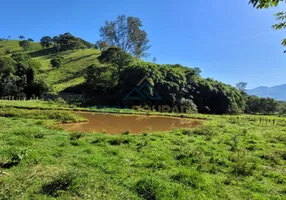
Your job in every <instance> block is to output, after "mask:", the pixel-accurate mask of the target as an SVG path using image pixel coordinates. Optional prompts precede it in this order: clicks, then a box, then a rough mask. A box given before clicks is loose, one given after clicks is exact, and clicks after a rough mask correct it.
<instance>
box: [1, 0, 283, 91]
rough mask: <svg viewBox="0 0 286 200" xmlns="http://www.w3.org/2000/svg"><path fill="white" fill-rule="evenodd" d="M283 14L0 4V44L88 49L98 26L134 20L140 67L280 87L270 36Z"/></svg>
mask: <svg viewBox="0 0 286 200" xmlns="http://www.w3.org/2000/svg"><path fill="white" fill-rule="evenodd" d="M283 9H284V10H286V6H284V5H280V7H279V8H274V9H269V10H256V9H254V8H252V7H251V6H250V5H248V0H215V1H214V0H205V1H202V0H164V1H163V0H152V1H151V0H142V1H134V0H120V1H118V0H117V1H116V0H108V1H107V0H105V1H95V0H81V1H78V0H49V1H38V0H26V1H20V0H9V1H3V2H1V12H0V18H1V19H2V20H1V26H0V37H7V36H8V35H10V36H11V37H12V38H17V37H18V36H19V35H21V34H22V35H24V36H26V37H31V38H33V39H34V40H39V39H40V38H41V37H42V36H45V35H50V36H54V35H58V34H60V33H65V32H71V33H72V34H74V35H76V36H79V37H82V38H84V39H86V40H88V41H90V42H95V41H96V40H98V39H99V31H98V30H99V27H100V26H101V25H103V24H104V22H105V20H113V19H115V18H116V16H118V15H121V14H125V15H128V16H136V17H139V18H140V19H141V20H142V21H143V24H144V29H145V30H146V31H147V33H148V35H149V39H150V41H151V45H152V47H151V49H150V50H149V53H150V54H151V56H150V57H148V58H147V60H152V58H153V57H156V58H157V60H158V63H170V64H175V63H180V64H182V65H185V66H189V67H199V68H201V70H202V71H203V73H202V76H203V77H211V78H214V79H216V80H219V81H222V82H225V83H228V84H231V85H234V84H235V83H237V82H239V81H245V82H248V88H254V87H257V86H261V85H263V86H273V85H278V84H283V83H286V66H285V63H286V62H285V61H286V54H283V51H284V48H283V47H282V46H281V45H280V43H281V40H282V38H283V37H284V36H285V31H274V30H272V29H271V25H272V24H273V23H275V18H274V17H273V14H274V13H275V12H277V11H280V10H283Z"/></svg>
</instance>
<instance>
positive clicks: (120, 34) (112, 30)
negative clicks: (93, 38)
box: [99, 15, 151, 59]
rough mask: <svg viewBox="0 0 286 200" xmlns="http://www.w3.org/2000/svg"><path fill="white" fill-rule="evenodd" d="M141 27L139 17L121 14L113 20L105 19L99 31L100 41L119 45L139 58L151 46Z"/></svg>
mask: <svg viewBox="0 0 286 200" xmlns="http://www.w3.org/2000/svg"><path fill="white" fill-rule="evenodd" d="M142 27H143V25H142V22H141V20H140V19H139V18H137V17H126V16H125V15H121V16H118V17H117V19H116V20H115V21H106V22H105V25H104V26H102V27H100V30H99V31H100V37H101V39H102V41H105V42H106V43H107V45H108V46H117V47H120V48H121V49H123V50H124V51H126V52H128V53H130V54H133V55H134V56H135V57H136V58H137V59H139V58H140V57H143V56H146V55H147V53H146V51H147V50H148V49H149V48H150V47H151V46H150V45H149V40H148V38H147V33H146V32H145V31H144V30H143V29H142Z"/></svg>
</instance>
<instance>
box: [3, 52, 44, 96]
mask: <svg viewBox="0 0 286 200" xmlns="http://www.w3.org/2000/svg"><path fill="white" fill-rule="evenodd" d="M40 67H41V64H40V63H39V62H37V61H35V60H32V59H31V57H30V56H29V55H27V54H26V53H14V54H12V56H11V57H6V56H3V57H0V96H1V97H6V96H13V97H16V98H17V97H19V98H23V97H32V96H37V97H40V96H42V95H43V94H44V93H45V92H47V91H48V90H49V87H48V86H47V84H46V83H45V82H44V81H42V80H37V79H36V74H37V71H38V70H39V68H40Z"/></svg>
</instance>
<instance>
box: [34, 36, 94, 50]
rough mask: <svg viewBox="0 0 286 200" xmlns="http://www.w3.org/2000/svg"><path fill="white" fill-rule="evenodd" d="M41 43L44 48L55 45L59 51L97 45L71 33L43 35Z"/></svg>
mask: <svg viewBox="0 0 286 200" xmlns="http://www.w3.org/2000/svg"><path fill="white" fill-rule="evenodd" d="M40 44H41V46H42V47H43V48H50V47H54V48H56V49H57V51H66V50H75V49H86V48H92V47H96V46H95V45H94V44H91V43H89V42H87V41H85V40H83V39H81V38H78V37H75V36H73V35H72V34H70V33H65V34H60V35H59V36H54V37H53V38H52V37H50V36H44V37H42V39H41V41H40Z"/></svg>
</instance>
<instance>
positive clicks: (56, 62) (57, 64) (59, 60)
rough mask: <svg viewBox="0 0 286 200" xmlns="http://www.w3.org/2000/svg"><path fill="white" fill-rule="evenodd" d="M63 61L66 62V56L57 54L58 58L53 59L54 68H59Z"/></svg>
mask: <svg viewBox="0 0 286 200" xmlns="http://www.w3.org/2000/svg"><path fill="white" fill-rule="evenodd" d="M63 62H64V58H63V57H59V56H57V57H56V58H53V59H52V60H51V65H52V67H54V68H59V67H61V66H62V65H63Z"/></svg>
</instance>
